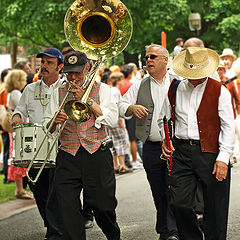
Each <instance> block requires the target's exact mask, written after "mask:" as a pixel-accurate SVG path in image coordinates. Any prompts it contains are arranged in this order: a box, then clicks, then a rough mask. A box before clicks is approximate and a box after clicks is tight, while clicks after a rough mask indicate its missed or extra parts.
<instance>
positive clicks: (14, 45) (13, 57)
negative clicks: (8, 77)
mask: <svg viewBox="0 0 240 240" xmlns="http://www.w3.org/2000/svg"><path fill="white" fill-rule="evenodd" d="M17 47H18V44H17V40H14V41H13V42H12V46H11V63H12V67H13V66H14V65H15V63H16V62H17Z"/></svg>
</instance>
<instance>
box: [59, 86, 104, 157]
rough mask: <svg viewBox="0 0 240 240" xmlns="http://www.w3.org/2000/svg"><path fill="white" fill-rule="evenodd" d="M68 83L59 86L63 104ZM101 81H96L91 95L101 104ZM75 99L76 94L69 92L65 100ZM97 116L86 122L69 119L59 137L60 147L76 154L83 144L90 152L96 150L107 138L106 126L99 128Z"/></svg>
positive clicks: (60, 100) (60, 99) (92, 116)
mask: <svg viewBox="0 0 240 240" xmlns="http://www.w3.org/2000/svg"><path fill="white" fill-rule="evenodd" d="M67 88H68V84H65V85H63V86H61V87H59V89H58V90H59V105H60V104H61V102H62V100H63V98H64V96H65V95H66V93H67ZM99 89H100V83H97V82H95V83H94V85H93V87H92V90H91V93H90V95H89V97H90V98H92V99H93V100H94V101H95V102H96V103H98V104H100V100H99ZM70 100H74V95H73V94H72V93H69V95H68V97H67V99H66V101H65V102H68V101H70ZM95 120H96V117H95V115H94V114H92V115H91V118H90V119H89V120H88V121H86V122H82V123H80V122H76V121H73V120H71V119H68V121H67V123H66V125H65V128H64V129H63V131H62V134H61V136H60V138H59V140H60V143H61V145H60V149H62V150H63V151H65V152H68V153H70V154H71V155H73V156H75V155H76V153H77V151H78V149H79V147H80V146H83V147H84V148H85V149H86V150H87V151H88V152H89V153H91V154H92V153H94V152H96V151H97V150H98V149H99V147H100V145H101V143H102V142H103V141H104V140H105V139H106V138H107V134H106V128H105V126H103V125H102V126H101V128H100V129H97V128H96V127H95V126H94V124H95Z"/></svg>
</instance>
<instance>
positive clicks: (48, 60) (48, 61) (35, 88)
mask: <svg viewBox="0 0 240 240" xmlns="http://www.w3.org/2000/svg"><path fill="white" fill-rule="evenodd" d="M37 58H41V69H40V72H39V76H41V77H39V79H40V80H38V81H37V82H35V83H32V84H29V85H27V86H26V87H25V89H24V91H23V94H22V96H21V99H20V101H19V104H18V106H17V107H16V109H15V111H14V113H13V117H12V126H15V125H17V124H22V123H23V122H26V121H28V120H29V122H30V123H37V124H41V121H42V116H43V112H44V110H45V108H46V106H47V105H48V103H49V98H50V95H51V94H52V92H53V90H54V89H56V88H58V87H59V86H60V85H61V84H62V81H61V80H60V77H59V73H60V72H61V71H62V68H63V55H62V54H61V52H60V51H59V50H58V49H56V48H47V49H46V50H45V51H44V52H43V53H39V54H38V55H37ZM19 144H20V143H19ZM43 160H44V159H43ZM37 172H38V169H31V171H30V172H29V175H30V176H31V177H35V176H36V174H37ZM53 176H54V168H51V169H50V168H48V169H44V170H43V172H42V174H41V175H40V177H39V179H38V181H37V182H36V184H35V185H33V184H32V183H29V186H30V189H31V190H32V192H33V194H34V198H35V200H36V204H37V207H38V210H39V212H40V214H41V216H42V218H43V221H44V225H45V227H47V233H46V236H45V239H48V240H60V239H61V233H60V231H59V226H58V225H59V224H60V223H57V221H59V219H60V217H59V211H58V208H57V204H56V193H55V192H54V188H53V187H52V184H51V182H52V180H53ZM47 202H48V203H47Z"/></svg>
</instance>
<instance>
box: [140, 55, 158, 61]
mask: <svg viewBox="0 0 240 240" xmlns="http://www.w3.org/2000/svg"><path fill="white" fill-rule="evenodd" d="M158 56H161V55H154V54H151V55H150V56H145V57H144V58H143V59H144V60H145V61H147V60H148V59H149V58H150V59H155V58H156V57H158Z"/></svg>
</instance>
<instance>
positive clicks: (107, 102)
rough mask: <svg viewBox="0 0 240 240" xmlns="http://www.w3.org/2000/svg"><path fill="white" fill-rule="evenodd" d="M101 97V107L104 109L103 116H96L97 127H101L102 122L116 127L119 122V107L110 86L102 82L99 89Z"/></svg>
mask: <svg viewBox="0 0 240 240" xmlns="http://www.w3.org/2000/svg"><path fill="white" fill-rule="evenodd" d="M99 98H100V108H101V110H102V114H103V115H101V116H99V117H98V118H96V121H95V127H96V128H98V129H99V128H100V127H101V124H104V125H106V126H109V127H112V128H114V127H116V126H117V124H118V116H119V114H118V108H117V104H116V103H115V101H114V98H113V95H112V92H111V89H110V87H109V86H108V85H107V84H105V83H101V85H100V89H99Z"/></svg>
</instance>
